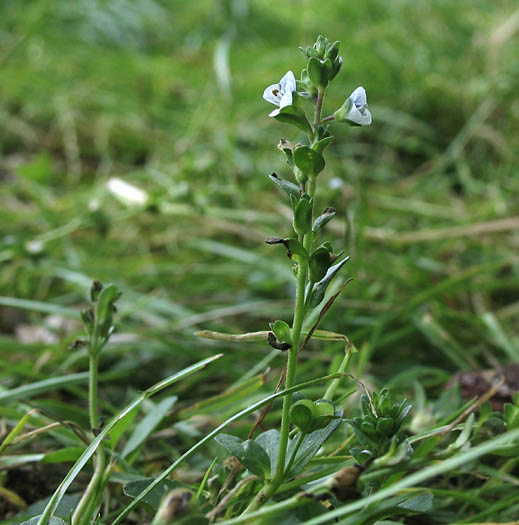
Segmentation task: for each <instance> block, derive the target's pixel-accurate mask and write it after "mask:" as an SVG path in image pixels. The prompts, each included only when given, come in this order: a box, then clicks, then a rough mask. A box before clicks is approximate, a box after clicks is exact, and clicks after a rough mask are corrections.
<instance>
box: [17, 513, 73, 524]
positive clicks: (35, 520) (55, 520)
mask: <svg viewBox="0 0 519 525" xmlns="http://www.w3.org/2000/svg"><path fill="white" fill-rule="evenodd" d="M40 518H41V514H40V515H39V516H34V518H31V519H30V520H28V521H24V522H23V523H21V524H20V525H37V523H38V521H39V519H40ZM49 525H67V524H66V523H65V522H64V521H63V520H62V519H61V518H56V517H55V516H53V517H52V518H51V519H50V521H49Z"/></svg>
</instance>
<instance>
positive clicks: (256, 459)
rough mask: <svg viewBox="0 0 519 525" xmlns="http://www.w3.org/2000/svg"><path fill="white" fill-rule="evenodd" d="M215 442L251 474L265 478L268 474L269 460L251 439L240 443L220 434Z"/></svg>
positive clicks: (259, 446) (229, 436)
mask: <svg viewBox="0 0 519 525" xmlns="http://www.w3.org/2000/svg"><path fill="white" fill-rule="evenodd" d="M215 441H216V442H217V443H219V444H220V445H222V447H224V448H225V450H227V452H229V454H231V455H232V456H236V457H237V458H238V460H239V461H240V463H241V464H242V465H243V466H244V467H246V468H247V469H248V470H250V471H251V472H252V473H254V474H256V475H257V476H260V477H262V478H266V477H268V476H269V474H270V458H269V456H268V454H267V453H266V451H265V450H264V449H263V447H262V446H261V445H259V444H258V443H257V442H256V441H253V440H252V439H248V440H247V441H242V440H241V439H240V438H238V437H236V436H231V435H229V434H220V435H219V436H217V437H216V438H215Z"/></svg>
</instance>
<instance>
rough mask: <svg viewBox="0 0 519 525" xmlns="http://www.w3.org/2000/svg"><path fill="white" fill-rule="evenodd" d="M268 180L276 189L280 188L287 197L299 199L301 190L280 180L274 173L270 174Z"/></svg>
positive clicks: (290, 183) (291, 183)
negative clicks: (291, 196)
mask: <svg viewBox="0 0 519 525" xmlns="http://www.w3.org/2000/svg"><path fill="white" fill-rule="evenodd" d="M269 179H270V180H271V181H272V182H273V183H274V184H275V185H276V186H277V187H278V188H281V189H282V190H283V191H284V192H285V193H286V194H287V195H289V196H290V195H294V197H299V194H300V193H301V189H300V188H299V186H297V185H296V184H294V183H293V182H289V181H288V180H285V179H282V178H281V177H278V176H277V175H276V174H275V173H271V174H270V175H269Z"/></svg>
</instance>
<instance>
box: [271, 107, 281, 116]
mask: <svg viewBox="0 0 519 525" xmlns="http://www.w3.org/2000/svg"><path fill="white" fill-rule="evenodd" d="M280 111H281V110H280V109H279V108H276V109H275V110H274V111H271V112H270V113H269V117H276V116H277V115H279V112H280Z"/></svg>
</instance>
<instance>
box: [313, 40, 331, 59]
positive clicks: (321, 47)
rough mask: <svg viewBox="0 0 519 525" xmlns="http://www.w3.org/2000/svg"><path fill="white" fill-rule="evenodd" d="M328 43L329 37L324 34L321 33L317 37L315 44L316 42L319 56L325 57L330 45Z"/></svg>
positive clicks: (315, 45) (315, 47)
mask: <svg viewBox="0 0 519 525" xmlns="http://www.w3.org/2000/svg"><path fill="white" fill-rule="evenodd" d="M327 44H328V39H327V38H325V37H324V36H323V35H319V36H318V37H317V40H316V41H315V44H314V49H315V52H316V54H317V56H318V57H319V58H323V57H324V54H325V52H326V48H327V47H328V46H327Z"/></svg>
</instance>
